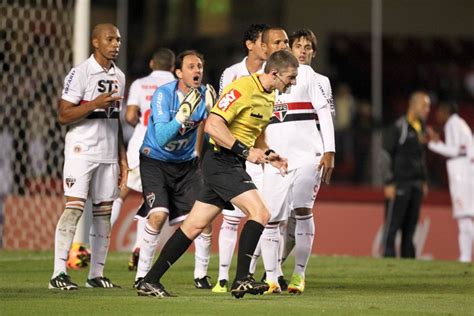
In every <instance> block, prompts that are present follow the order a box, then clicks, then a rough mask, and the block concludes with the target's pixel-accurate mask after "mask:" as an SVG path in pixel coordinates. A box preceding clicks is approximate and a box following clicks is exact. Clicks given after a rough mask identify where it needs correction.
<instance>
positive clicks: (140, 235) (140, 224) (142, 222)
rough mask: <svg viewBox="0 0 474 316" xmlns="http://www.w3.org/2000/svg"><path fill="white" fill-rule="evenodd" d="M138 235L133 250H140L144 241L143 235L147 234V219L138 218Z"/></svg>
mask: <svg viewBox="0 0 474 316" xmlns="http://www.w3.org/2000/svg"><path fill="white" fill-rule="evenodd" d="M136 222H137V234H136V237H135V244H134V245H133V249H132V251H133V250H135V249H137V248H138V249H140V245H141V242H142V240H143V234H144V233H145V225H146V218H143V217H140V216H137V219H136Z"/></svg>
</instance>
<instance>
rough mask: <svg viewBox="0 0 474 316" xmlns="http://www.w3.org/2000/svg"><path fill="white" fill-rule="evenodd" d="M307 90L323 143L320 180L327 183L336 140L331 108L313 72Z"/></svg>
mask: <svg viewBox="0 0 474 316" xmlns="http://www.w3.org/2000/svg"><path fill="white" fill-rule="evenodd" d="M310 79H311V80H310V81H309V87H308V92H309V96H310V100H311V103H312V104H313V106H314V107H315V109H316V113H317V114H318V118H319V127H320V130H321V137H322V140H323V145H324V154H323V157H322V158H321V161H320V163H319V166H318V170H322V172H323V173H322V175H321V180H322V182H323V183H326V184H329V183H330V181H331V175H332V172H333V170H334V156H335V154H336V142H335V138H334V123H333V120H332V112H331V111H332V109H331V104H330V102H329V101H328V100H327V99H326V98H325V97H324V95H323V93H322V91H320V90H319V86H318V84H317V81H316V80H317V79H316V76H315V74H312V77H310Z"/></svg>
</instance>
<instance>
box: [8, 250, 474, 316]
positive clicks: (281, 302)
mask: <svg viewBox="0 0 474 316" xmlns="http://www.w3.org/2000/svg"><path fill="white" fill-rule="evenodd" d="M127 259H128V254H126V253H111V254H109V257H108V261H107V266H106V269H105V270H106V271H105V272H106V276H107V277H109V278H110V279H111V280H112V281H113V282H115V283H117V284H120V285H122V289H87V288H85V287H84V283H85V280H86V277H87V271H86V270H80V271H71V272H70V274H71V276H72V279H73V281H75V282H76V283H78V284H79V285H80V289H79V290H78V291H74V292H63V291H56V290H48V289H47V286H48V280H49V278H50V277H51V273H52V268H53V257H52V253H51V252H25V251H14V252H10V251H8V252H7V251H0V315H20V314H21V315H32V314H37V315H44V314H83V315H84V314H86V313H87V314H94V315H96V314H101V315H104V314H114V315H117V314H124V315H131V314H144V315H145V313H146V314H148V315H149V314H151V313H153V314H155V315H243V316H248V315H317V314H328V315H334V314H340V315H347V314H360V315H400V314H403V315H405V314H410V315H412V314H451V315H474V267H473V266H472V265H469V264H461V263H457V262H446V261H435V262H428V261H415V260H397V259H374V258H353V257H325V256H313V257H312V258H311V261H310V263H309V268H308V272H307V276H306V282H307V283H306V285H307V289H306V291H305V293H304V294H303V295H300V296H294V295H290V294H281V295H263V296H252V295H246V296H245V297H244V298H242V299H239V300H237V299H235V298H233V297H231V295H230V294H228V293H227V294H214V293H212V292H210V291H206V290H197V289H195V288H194V285H193V267H194V256H193V254H186V255H185V256H184V257H183V258H182V259H181V260H180V261H178V262H177V263H176V264H175V266H173V267H172V268H171V270H170V271H169V272H168V274H167V275H166V276H165V277H164V278H163V280H162V282H163V284H164V285H165V286H166V288H167V290H169V291H170V292H171V293H172V294H175V295H177V297H173V298H167V299H157V298H149V297H138V296H137V295H136V292H135V290H134V289H133V288H132V283H133V279H134V273H132V272H128V271H127ZM217 261H218V258H217V256H216V255H213V256H212V258H211V265H210V270H209V274H210V275H211V277H212V281H213V282H214V283H215V282H216V278H217V265H218V263H217ZM292 265H293V261H292V260H291V261H289V262H287V263H286V264H285V273H286V274H287V277H290V276H291V271H292V269H291V267H292ZM233 267H235V262H234V264H233ZM258 271H262V268H261V267H259V269H258ZM233 273H234V270H231V276H233ZM257 275H258V276H260V275H261V272H258V273H257Z"/></svg>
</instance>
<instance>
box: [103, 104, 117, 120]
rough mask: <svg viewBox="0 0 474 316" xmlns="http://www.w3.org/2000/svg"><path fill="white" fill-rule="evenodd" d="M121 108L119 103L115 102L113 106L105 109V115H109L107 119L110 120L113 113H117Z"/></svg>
mask: <svg viewBox="0 0 474 316" xmlns="http://www.w3.org/2000/svg"><path fill="white" fill-rule="evenodd" d="M118 108H119V103H118V102H113V103H112V105H111V106H109V107H108V108H106V109H105V115H107V118H110V116H111V115H112V113H114V112H115V109H118Z"/></svg>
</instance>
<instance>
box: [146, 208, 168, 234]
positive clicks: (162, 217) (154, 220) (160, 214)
mask: <svg viewBox="0 0 474 316" xmlns="http://www.w3.org/2000/svg"><path fill="white" fill-rule="evenodd" d="M167 218H168V213H167V212H164V211H159V210H157V211H155V212H152V213H151V214H150V216H149V217H148V225H150V226H151V227H152V228H153V229H155V230H161V228H162V227H163V224H164V223H165V221H166V219H167Z"/></svg>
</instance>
